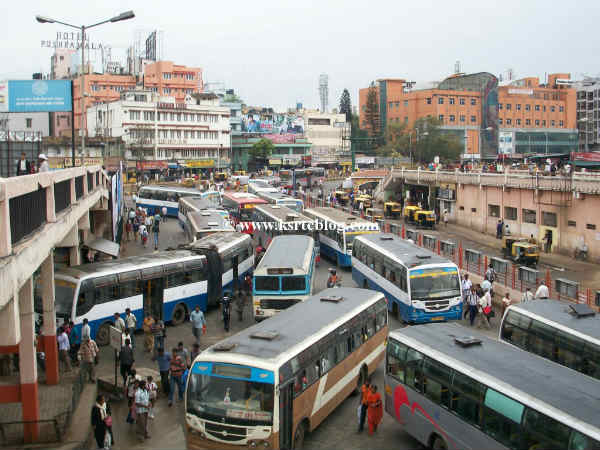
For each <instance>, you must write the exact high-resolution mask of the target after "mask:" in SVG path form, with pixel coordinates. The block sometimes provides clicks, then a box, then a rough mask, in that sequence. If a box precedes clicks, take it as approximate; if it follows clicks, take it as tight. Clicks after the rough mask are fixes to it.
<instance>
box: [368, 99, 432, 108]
mask: <svg viewBox="0 0 600 450" xmlns="http://www.w3.org/2000/svg"><path fill="white" fill-rule="evenodd" d="M425 101H426V103H427V104H428V105H431V97H427V98H426V99H425ZM363 109H364V106H363Z"/></svg>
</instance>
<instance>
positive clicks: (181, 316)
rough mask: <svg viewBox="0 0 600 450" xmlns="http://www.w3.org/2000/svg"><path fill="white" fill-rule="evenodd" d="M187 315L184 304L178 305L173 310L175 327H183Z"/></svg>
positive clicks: (172, 318) (172, 319)
mask: <svg viewBox="0 0 600 450" xmlns="http://www.w3.org/2000/svg"><path fill="white" fill-rule="evenodd" d="M185 314H186V309H185V305H184V304H183V303H180V304H178V305H177V306H176V307H175V309H174V310H173V315H172V316H171V323H172V324H173V325H181V324H182V323H183V322H185Z"/></svg>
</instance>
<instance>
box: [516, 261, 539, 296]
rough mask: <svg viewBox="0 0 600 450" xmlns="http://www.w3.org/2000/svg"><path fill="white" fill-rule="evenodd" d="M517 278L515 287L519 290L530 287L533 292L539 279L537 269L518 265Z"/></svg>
mask: <svg viewBox="0 0 600 450" xmlns="http://www.w3.org/2000/svg"><path fill="white" fill-rule="evenodd" d="M517 271H518V275H519V276H518V279H517V283H516V286H514V287H515V288H516V289H518V290H520V291H521V292H523V291H525V289H527V288H530V289H531V290H532V291H533V292H535V290H536V288H537V285H538V281H539V279H540V272H539V270H535V269H532V268H530V267H525V266H520V267H519V268H518V269H517Z"/></svg>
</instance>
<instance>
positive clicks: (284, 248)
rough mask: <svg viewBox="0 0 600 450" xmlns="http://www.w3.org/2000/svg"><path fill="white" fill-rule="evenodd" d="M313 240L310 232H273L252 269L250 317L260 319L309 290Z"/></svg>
mask: <svg viewBox="0 0 600 450" xmlns="http://www.w3.org/2000/svg"><path fill="white" fill-rule="evenodd" d="M315 255H316V251H315V241H314V239H313V238H311V237H310V236H303V235H295V234H293V235H284V236H276V237H274V238H273V240H272V241H271V244H270V245H269V248H268V249H267V251H266V253H265V255H264V256H263V258H262V259H261V260H260V263H258V266H256V270H255V271H254V279H253V287H252V301H253V305H254V307H253V310H254V318H255V319H256V321H260V320H262V319H265V318H267V317H270V316H272V315H274V314H276V313H278V312H279V311H281V310H283V309H287V308H289V307H290V306H292V305H293V304H295V303H298V302H302V301H304V300H306V299H307V298H308V297H310V296H311V295H312V293H313V289H314V283H315V276H314V268H315Z"/></svg>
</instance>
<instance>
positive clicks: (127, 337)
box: [121, 328, 131, 347]
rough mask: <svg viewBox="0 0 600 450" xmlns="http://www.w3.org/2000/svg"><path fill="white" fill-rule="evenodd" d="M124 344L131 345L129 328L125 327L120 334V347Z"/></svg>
mask: <svg viewBox="0 0 600 450" xmlns="http://www.w3.org/2000/svg"><path fill="white" fill-rule="evenodd" d="M125 341H128V342H129V344H125ZM126 345H127V346H129V347H131V335H130V334H129V328H126V329H125V331H124V332H123V334H122V335H121V347H125V346H126Z"/></svg>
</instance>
